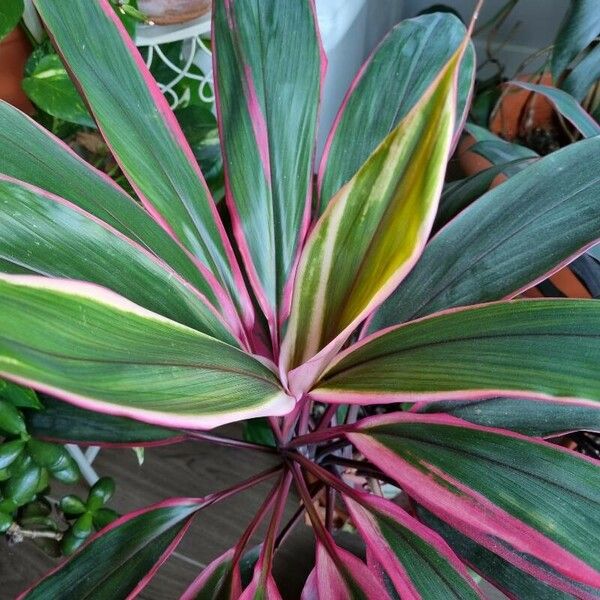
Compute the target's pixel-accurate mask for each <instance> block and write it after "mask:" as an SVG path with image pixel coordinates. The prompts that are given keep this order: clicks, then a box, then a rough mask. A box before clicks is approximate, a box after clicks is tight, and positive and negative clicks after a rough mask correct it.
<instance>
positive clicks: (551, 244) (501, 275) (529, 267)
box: [369, 137, 600, 331]
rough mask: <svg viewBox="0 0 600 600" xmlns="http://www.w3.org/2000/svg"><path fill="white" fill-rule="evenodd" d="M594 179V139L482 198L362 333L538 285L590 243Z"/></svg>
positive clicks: (598, 188) (599, 211)
mask: <svg viewBox="0 0 600 600" xmlns="http://www.w3.org/2000/svg"><path fill="white" fill-rule="evenodd" d="M599 172H600V137H597V138H591V139H589V140H582V141H581V142H577V143H576V144H571V145H570V146H568V147H567V148H564V149H562V150H559V151H557V152H553V153H552V154H550V155H549V156H546V157H544V158H542V159H540V160H539V161H537V162H535V163H534V164H533V165H530V166H529V167H527V168H526V169H524V170H523V171H522V172H521V173H518V174H516V175H513V176H512V177H511V178H510V179H508V180H507V181H506V182H504V183H502V184H501V185H499V186H497V187H495V188H494V189H493V190H491V191H489V192H488V193H487V194H485V195H484V196H482V197H481V198H480V199H479V200H477V201H475V202H474V203H473V204H471V205H470V206H469V207H468V208H467V209H466V210H464V211H462V212H461V213H460V214H459V215H458V216H457V217H456V218H455V219H454V220H452V221H451V222H450V223H449V224H448V225H447V226H446V227H444V228H443V229H442V230H441V231H440V232H439V233H438V234H437V235H436V236H435V237H434V238H433V239H432V240H431V241H430V242H429V244H428V245H427V246H426V248H425V250H424V252H423V254H422V256H421V259H420V260H419V262H418V263H417V265H416V266H415V268H414V269H413V271H412V272H411V273H410V275H409V276H408V277H407V278H406V279H405V280H404V281H403V282H402V283H401V284H400V286H399V287H398V289H397V290H396V291H395V292H394V294H393V295H392V296H391V297H390V298H389V299H388V300H387V301H386V302H385V304H384V305H383V306H382V307H381V308H380V310H379V311H378V312H377V313H376V315H375V316H374V318H373V320H372V322H371V324H370V327H369V330H370V331H375V330H377V329H381V328H383V327H387V326H389V325H393V324H396V323H402V322H404V321H409V320H412V319H415V318H417V317H421V316H424V315H427V314H431V313H433V312H437V311H440V310H444V309H446V308H451V307H455V306H465V305H469V304H477V303H480V302H489V301H492V300H500V299H502V298H506V297H512V296H515V295H517V294H518V293H520V292H521V291H523V290H525V289H527V288H529V287H532V286H533V285H535V284H536V283H537V282H538V281H541V280H542V279H545V278H546V277H547V276H548V275H550V274H551V273H553V272H554V271H555V270H556V269H557V268H558V267H557V265H560V264H561V263H564V262H566V261H569V260H571V259H573V258H575V257H576V256H577V255H578V254H580V253H581V252H582V251H583V250H584V249H586V247H588V246H591V245H593V243H594V240H595V238H597V236H598V232H599V231H600V202H599V198H600V177H599V176H598V173H599ZM566 174H568V176H567V175H566Z"/></svg>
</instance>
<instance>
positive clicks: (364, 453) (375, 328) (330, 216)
mask: <svg viewBox="0 0 600 600" xmlns="http://www.w3.org/2000/svg"><path fill="white" fill-rule="evenodd" d="M35 5H36V7H37V9H38V11H39V13H40V15H41V17H42V19H43V21H44V23H45V26H46V27H47V29H48V31H49V33H50V35H51V36H52V38H53V39H54V41H55V43H56V45H57V47H58V50H59V52H60V53H61V55H62V56H63V57H64V59H65V61H66V63H67V64H68V66H69V69H70V71H71V72H72V74H73V77H74V79H75V80H76V82H77V84H78V86H79V87H80V89H81V90H82V92H83V94H84V96H85V98H86V101H87V103H88V104H89V106H90V110H91V114H92V115H93V117H94V119H95V121H96V123H97V126H98V129H99V130H100V131H101V133H102V134H103V136H104V138H105V140H106V142H107V144H109V145H110V147H111V149H112V151H113V153H114V155H115V157H116V158H117V160H118V161H119V164H120V166H121V169H122V171H123V173H124V174H125V175H126V176H127V177H128V179H129V181H130V182H131V185H132V187H133V189H134V190H135V192H136V195H137V196H138V198H139V199H140V200H141V202H142V204H143V207H140V206H139V205H138V204H136V203H135V202H134V201H133V200H132V199H131V198H130V197H129V196H128V195H127V194H126V193H125V192H124V191H123V190H122V189H120V188H118V187H117V186H115V185H114V183H113V182H112V181H110V180H109V179H108V178H106V177H105V176H103V175H102V174H101V173H99V172H97V171H95V170H94V169H93V168H91V167H90V166H88V165H87V164H85V163H84V162H83V161H81V160H80V159H79V158H78V157H77V156H75V155H74V154H73V153H71V152H70V151H69V150H68V149H67V148H65V147H63V146H62V145H61V144H60V142H58V141H57V140H56V139H55V138H53V137H52V136H51V135H49V134H48V133H47V132H45V131H44V130H42V129H41V128H39V127H38V126H37V125H36V124H35V123H33V122H31V121H30V120H29V119H28V118H27V117H25V116H24V115H22V114H21V113H19V112H18V111H16V110H14V109H12V108H11V107H9V106H7V105H0V136H1V137H2V140H3V146H4V148H5V150H4V151H3V152H2V153H1V155H0V172H1V173H3V174H4V175H2V176H1V177H0V232H1V234H0V264H1V265H2V271H3V272H4V274H2V275H0V374H1V375H2V376H3V377H6V378H8V379H10V380H12V381H14V382H18V383H22V384H26V385H30V386H32V387H33V388H35V389H37V390H40V391H43V392H45V393H47V394H50V395H52V396H55V397H57V398H59V399H62V400H63V401H66V402H67V403H70V404H72V405H75V406H78V407H79V408H80V409H81V408H83V409H85V410H87V411H97V412H100V413H106V414H108V415H113V416H118V417H128V418H131V419H134V420H137V421H142V422H146V423H150V424H153V425H156V426H161V427H167V428H169V430H170V431H171V434H170V435H172V436H173V441H177V439H181V436H182V435H186V432H190V431H194V432H193V433H188V435H193V436H196V437H198V436H199V437H202V436H203V435H204V436H205V437H206V438H210V439H213V440H214V441H215V442H217V443H222V444H232V445H238V446H239V445H242V446H243V447H245V448H247V449H248V452H249V453H250V452H252V451H253V450H259V451H271V452H273V453H274V454H275V455H276V456H277V457H278V460H277V464H276V465H275V466H274V467H273V469H270V470H268V471H266V472H263V473H259V474H257V475H256V476H255V477H253V478H251V479H250V480H247V481H243V482H241V483H239V484H238V485H236V486H234V487H232V488H229V489H227V490H221V491H215V493H214V494H211V495H209V496H207V497H204V498H172V499H168V500H165V501H164V502H162V503H160V504H157V505H153V506H149V507H146V508H143V509H141V510H139V511H137V512H134V513H131V514H127V515H125V516H123V517H121V518H120V519H117V520H116V521H114V522H113V523H111V524H110V525H108V526H107V527H105V528H104V529H102V530H101V531H100V532H98V533H97V534H96V535H94V536H93V537H92V538H91V539H90V540H89V541H88V542H87V543H86V544H84V545H83V546H82V547H81V548H80V549H79V551H78V552H77V553H76V554H75V555H74V556H73V557H71V558H70V559H69V560H68V561H67V562H65V563H64V564H63V565H62V566H61V567H59V568H58V569H56V570H55V571H53V572H52V573H50V574H49V575H48V576H47V577H46V578H45V579H43V580H42V581H41V582H39V583H38V584H37V585H35V586H34V587H33V588H31V589H29V590H27V591H26V592H24V593H23V595H22V596H21V597H23V598H54V597H57V598H59V597H60V598H63V597H72V598H80V597H88V596H94V597H97V598H111V599H114V598H126V597H134V596H136V595H137V594H139V593H140V592H141V590H143V588H144V587H145V586H146V584H147V583H148V581H149V580H150V579H151V578H152V577H153V576H154V574H155V573H156V570H157V568H158V566H159V565H160V564H161V563H162V562H163V561H164V560H166V559H167V558H168V556H169V555H170V554H171V553H172V552H173V551H174V549H175V547H176V546H177V543H178V541H179V540H180V539H181V537H182V536H183V535H184V534H185V531H186V529H187V526H188V525H189V523H190V521H191V519H193V518H194V516H195V515H196V514H198V513H199V512H200V511H201V510H202V509H203V508H204V507H206V506H208V505H211V504H214V503H215V502H220V501H224V500H225V499H226V498H228V497H230V496H231V495H232V494H234V493H238V492H241V491H243V490H244V489H246V488H248V487H249V486H252V485H255V484H257V483H258V482H262V481H265V480H272V481H273V488H272V490H271V492H270V493H269V494H268V495H267V497H266V498H265V501H264V503H263V505H262V507H261V508H260V510H259V512H258V513H257V515H256V517H255V518H254V519H253V520H252V522H251V523H249V525H248V528H247V530H246V531H245V532H242V534H241V537H240V540H239V542H238V543H237V544H236V545H235V547H234V548H232V549H231V550H230V551H228V552H226V553H225V554H223V555H222V556H220V557H217V558H215V561H214V562H213V563H212V564H211V565H209V566H208V567H207V568H206V569H205V570H204V571H203V572H202V573H201V574H199V576H198V579H197V580H196V581H195V582H193V583H191V585H190V588H189V589H188V591H187V592H186V593H185V594H184V596H183V597H184V598H243V599H248V598H279V597H280V594H279V592H278V589H277V585H276V582H275V580H274V578H273V576H272V570H271V567H272V562H273V556H274V554H275V552H276V551H277V548H278V546H279V544H280V543H282V541H283V543H284V542H285V536H283V540H282V536H281V532H282V531H283V532H285V531H287V530H288V526H287V525H284V524H283V523H282V522H281V521H282V513H283V507H284V505H285V503H286V500H287V498H288V496H289V494H290V492H291V490H292V489H295V490H296V491H297V493H298V496H299V498H300V500H301V512H300V513H299V514H302V511H306V513H307V514H308V517H309V519H310V521H311V524H312V528H313V531H314V534H315V539H316V554H315V568H314V570H313V571H312V573H311V575H310V576H309V578H308V580H307V582H306V586H305V590H304V592H303V597H304V598H306V599H309V598H321V599H324V598H339V599H342V598H343V599H347V598H357V599H358V598H368V599H371V598H373V599H375V598H376V599H378V600H380V599H383V598H397V597H402V598H427V599H433V598H440V599H446V598H449V597H459V598H477V597H481V591H480V589H479V588H478V586H477V584H476V583H475V581H474V579H473V578H472V576H471V573H470V572H469V571H468V570H467V568H466V566H465V565H466V564H468V565H470V566H471V567H473V568H474V569H475V570H477V571H478V572H480V573H481V574H482V575H483V576H484V577H486V578H489V579H490V580H492V581H494V582H495V583H496V584H497V585H498V586H499V587H502V588H505V589H507V590H508V593H510V594H511V595H512V596H513V597H519V598H527V597H530V598H537V597H543V596H548V595H549V594H555V595H554V596H552V597H572V596H575V597H578V598H593V597H595V596H596V595H597V592H598V588H599V587H600V574H599V573H598V570H597V569H598V566H599V563H598V555H597V552H596V551H595V550H596V548H595V546H596V541H597V539H598V533H599V531H598V530H599V528H600V523H599V522H598V516H597V515H598V503H599V498H598V493H597V492H598V484H599V483H600V472H599V470H598V466H597V463H596V462H594V461H593V460H591V459H587V458H586V457H582V456H581V455H578V454H575V453H572V452H569V451H567V450H565V449H563V448H560V447H558V446H556V445H553V444H552V443H550V442H548V441H544V440H543V439H542V438H543V437H552V436H553V435H556V434H557V433H561V432H563V431H569V430H572V429H574V428H582V429H585V428H587V427H590V423H591V424H594V423H595V424H596V425H597V416H596V415H597V410H598V406H599V405H598V402H599V401H600V378H599V374H598V361H599V358H600V318H599V317H600V304H599V303H597V302H595V301H579V300H564V301H560V300H531V301H522V300H511V298H514V297H515V296H517V295H518V294H519V293H520V292H521V291H522V290H524V289H527V288H528V287H530V286H532V285H535V283H536V282H537V281H539V280H540V279H541V278H544V277H546V276H547V275H548V274H549V273H552V272H553V271H554V270H555V269H557V268H559V266H560V265H561V264H564V263H566V262H568V261H570V260H572V259H573V258H574V257H575V256H577V255H578V254H580V253H581V252H583V251H584V250H585V249H586V248H588V247H591V246H592V245H593V244H594V243H596V241H597V239H596V238H597V235H598V230H599V226H600V211H599V210H598V205H599V202H598V196H599V192H600V179H599V178H598V167H599V166H600V152H599V150H600V138H598V137H593V138H590V139H587V140H583V141H581V142H578V143H577V144H573V145H571V146H570V147H568V148H566V149H564V150H561V151H559V152H556V153H554V154H552V155H550V156H548V157H546V158H544V159H541V160H540V161H538V162H536V163H535V164H534V165H532V166H530V167H528V168H527V169H525V170H523V171H522V172H521V173H519V174H517V175H515V176H514V177H512V178H511V179H510V180H508V181H507V182H506V183H504V184H502V185H501V186H499V187H497V188H495V189H494V190H492V191H490V192H488V193H486V194H485V195H483V196H482V197H481V198H479V199H478V200H477V201H475V202H474V203H473V204H471V205H470V206H469V207H468V208H467V209H465V210H464V211H462V212H460V213H459V214H458V215H457V216H456V218H454V219H453V220H452V221H450V222H449V223H448V224H447V225H446V226H445V227H443V228H442V229H441V230H440V231H439V232H438V233H437V234H436V235H434V236H433V237H430V232H431V228H432V225H433V222H434V219H435V216H436V211H437V207H438V199H439V196H440V192H441V188H442V183H443V179H444V173H445V167H446V162H447V160H448V158H449V156H450V154H451V152H452V149H453V147H454V144H455V141H456V139H457V136H458V135H459V134H460V131H461V129H462V124H463V121H464V116H465V113H466V110H467V106H468V101H469V96H470V89H471V83H472V77H473V67H474V60H473V52H472V48H471V46H470V45H469V32H468V31H465V28H464V26H463V25H462V24H461V23H460V22H459V21H458V20H457V19H456V18H455V17H453V16H451V15H447V14H430V15H424V16H422V17H419V18H417V19H414V20H409V21H405V22H403V23H401V24H400V25H398V26H397V27H396V28H395V29H394V30H393V31H392V32H391V33H390V34H389V36H388V37H387V38H386V39H385V40H384V41H383V42H382V44H381V45H380V46H379V48H378V49H377V50H376V52H375V53H374V55H373V56H372V57H371V58H370V59H369V60H368V61H367V63H366V65H365V66H364V68H363V69H362V70H361V71H360V73H359V75H358V76H357V79H356V81H355V82H354V84H353V85H352V87H351V88H350V91H349V92H348V95H347V97H346V100H345V102H344V104H343V106H342V108H341V110H340V113H339V115H338V118H337V120H336V122H335V124H334V127H333V129H332V132H331V133H330V135H329V138H328V142H327V144H326V148H325V152H324V156H323V160H322V162H321V165H320V167H319V169H318V178H317V179H318V180H317V184H316V190H313V178H312V173H313V156H314V133H315V129H316V124H317V113H318V103H319V96H320V91H321V85H322V77H323V74H324V71H325V59H324V56H323V53H322V50H321V47H320V43H319V36H318V30H317V27H316V23H315V14H314V6H313V4H312V2H310V0H301V1H300V0H264V1H262V0H261V2H260V3H257V2H255V1H253V0H215V2H214V5H213V20H214V22H213V43H212V46H213V50H214V56H215V81H216V91H217V109H218V117H219V128H220V138H221V144H222V150H223V156H224V164H225V175H226V178H225V182H226V205H227V206H226V208H227V219H224V218H223V216H222V214H221V213H220V212H219V211H217V207H216V205H215V204H214V202H213V200H212V199H211V197H210V194H209V192H208V189H207V187H206V185H205V183H204V179H203V177H202V173H201V172H200V170H199V168H198V166H197V163H196V161H195V160H194V157H193V154H192V152H191V151H190V149H189V146H188V145H187V143H186V141H185V138H184V137H183V135H182V133H181V130H180V128H179V126H178V124H177V122H176V120H175V119H174V117H173V115H172V113H171V111H170V110H169V109H168V107H167V105H166V103H165V100H164V98H163V97H162V96H161V94H160V93H159V91H158V89H157V88H156V86H155V84H154V83H153V80H152V78H151V77H150V76H149V74H148V72H147V70H146V69H145V66H144V63H143V61H142V60H141V58H140V56H139V54H138V53H137V51H136V49H135V48H134V47H133V46H132V44H131V43H130V41H129V38H128V37H127V35H126V33H125V31H124V29H123V27H122V25H121V24H120V23H119V21H118V19H117V18H116V17H115V15H114V13H113V11H112V10H111V8H110V5H109V4H108V2H107V1H106V0H93V1H91V0H74V1H72V2H69V3H62V2H56V1H55V0H35ZM225 223H228V224H230V225H227V226H226V224H225ZM343 406H349V409H348V410H347V411H346V416H342V415H343V413H344V411H340V407H343ZM370 407H378V408H377V412H378V413H379V414H374V415H372V416H368V417H366V418H358V417H359V416H361V413H359V410H362V411H363V413H362V414H370V412H371V410H372V409H371V408H370ZM252 417H267V418H268V419H269V422H270V425H271V427H272V430H273V433H274V436H275V439H276V446H275V448H274V449H269V448H267V447H264V446H256V445H254V444H251V443H244V442H240V441H236V440H227V439H223V438H219V437H218V436H214V435H212V434H203V433H202V432H200V431H199V430H202V429H208V428H212V427H216V426H219V425H221V424H224V423H228V422H233V421H240V420H244V419H248V418H252ZM336 423H338V424H337V425H335V424H336ZM592 426H594V425H592ZM132 431H133V430H132ZM182 431H183V433H182ZM132 435H133V434H132V433H131V432H130V433H123V434H122V438H121V441H125V442H130V443H132V445H139V444H140V441H139V440H135V439H133V440H132V439H131V438H132ZM167 435H169V434H167ZM349 463H350V464H352V465H353V466H354V467H355V468H356V469H357V472H364V473H366V474H368V480H367V481H372V482H373V481H374V482H377V481H381V482H393V484H394V485H395V486H396V488H397V490H398V491H399V490H401V492H402V494H401V496H400V500H401V501H402V505H401V503H400V500H399V502H392V501H390V500H388V499H386V498H384V497H383V496H382V495H381V494H380V492H379V490H380V486H378V485H370V484H367V486H366V487H364V488H360V489H358V488H356V487H355V486H353V485H352V484H351V483H349V482H348V481H345V480H344V478H343V476H342V471H341V470H340V468H339V467H340V466H341V465H347V464H349ZM321 490H325V491H326V497H327V502H326V516H325V518H324V519H322V518H321V515H320V514H319V512H318V511H317V510H316V508H315V505H314V503H313V499H314V497H315V495H316V494H318V493H319V492H320V491H321ZM340 504H342V505H344V506H345V508H346V510H347V511H348V513H349V514H350V517H351V520H352V523H353V525H354V527H355V528H356V530H357V531H358V533H359V534H360V536H361V537H362V539H363V540H364V543H365V548H366V559H365V560H363V559H362V558H359V557H357V556H355V555H353V554H351V553H349V552H347V551H346V550H344V549H342V548H341V547H340V546H338V544H337V543H336V539H335V537H334V532H333V527H332V518H331V515H332V514H333V512H334V510H335V507H336V506H339V505H340ZM263 520H266V521H267V523H268V526H267V530H266V534H265V537H264V541H263V543H262V544H261V546H260V548H259V550H258V552H257V553H255V554H252V553H251V552H250V551H249V550H248V548H247V544H248V541H249V539H250V538H251V535H252V534H253V533H254V532H255V530H256V529H257V527H258V526H259V525H260V524H261V522H262V521H263ZM292 524H293V523H292ZM249 552H250V554H249ZM249 562H250V564H251V568H250V573H249V575H248V573H246V569H247V566H248V563H249ZM242 564H243V566H244V569H242ZM548 597H550V596H548Z"/></svg>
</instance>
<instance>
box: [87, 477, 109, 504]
mask: <svg viewBox="0 0 600 600" xmlns="http://www.w3.org/2000/svg"><path fill="white" fill-rule="evenodd" d="M114 493H115V482H114V480H113V479H112V478H111V477H101V478H100V479H98V481H96V483H95V484H94V485H93V486H92V489H91V490H90V493H89V496H88V500H87V507H88V509H89V510H92V511H94V510H97V509H99V508H100V507H102V506H104V505H105V504H106V503H107V502H108V501H109V500H110V499H111V498H112V496H113V494H114Z"/></svg>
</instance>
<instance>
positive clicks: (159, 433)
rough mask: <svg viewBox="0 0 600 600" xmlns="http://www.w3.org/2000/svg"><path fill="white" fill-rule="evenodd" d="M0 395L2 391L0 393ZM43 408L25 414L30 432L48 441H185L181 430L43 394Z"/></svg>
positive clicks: (149, 443)
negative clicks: (94, 409)
mask: <svg viewBox="0 0 600 600" xmlns="http://www.w3.org/2000/svg"><path fill="white" fill-rule="evenodd" d="M0 395H1V392H0ZM42 401H43V406H41V405H40V408H43V410H29V411H26V413H25V421H26V422H27V431H28V432H29V433H30V434H31V435H32V436H36V437H39V438H42V439H45V440H53V441H56V442H62V443H69V442H70V443H74V444H85V445H93V446H111V447H112V446H127V447H129V446H135V447H144V446H158V445H162V444H172V443H175V442H180V441H182V440H183V439H184V438H185V436H184V435H183V434H182V433H181V432H180V431H174V430H173V429H165V428H164V427H157V426H156V425H149V424H148V423H142V422H141V421H133V420H132V419H126V418H124V417H114V416H112V415H106V414H102V413H98V412H93V411H90V410H84V409H83V408H79V407H77V406H73V405H72V404H69V403H68V402H63V401H62V400H56V399H55V398H52V397H51V396H45V395H44V396H42Z"/></svg>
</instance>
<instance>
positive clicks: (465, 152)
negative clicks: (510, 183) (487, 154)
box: [456, 133, 507, 187]
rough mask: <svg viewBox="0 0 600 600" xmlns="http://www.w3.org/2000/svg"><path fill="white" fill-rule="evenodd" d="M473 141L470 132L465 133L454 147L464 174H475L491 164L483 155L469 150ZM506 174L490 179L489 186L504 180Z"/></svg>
mask: <svg viewBox="0 0 600 600" xmlns="http://www.w3.org/2000/svg"><path fill="white" fill-rule="evenodd" d="M474 143H475V138H474V137H473V136H472V135H470V134H468V133H467V134H465V135H463V137H462V138H461V140H460V142H459V144H458V147H457V149H456V158H458V164H459V165H460V168H461V171H462V172H463V174H464V175H465V176H467V177H468V176H470V175H477V173H480V172H481V171H484V170H485V169H487V168H488V167H491V166H492V163H491V162H490V161H489V160H487V159H486V158H483V156H481V155H479V154H477V153H476V152H471V151H470V150H469V148H470V147H471V146H472V145H473V144H474ZM506 179H507V177H506V175H503V174H502V173H500V174H498V175H496V177H495V178H494V180H493V181H492V185H491V186H490V187H494V186H496V185H498V184H500V183H502V182H503V181H506Z"/></svg>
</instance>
